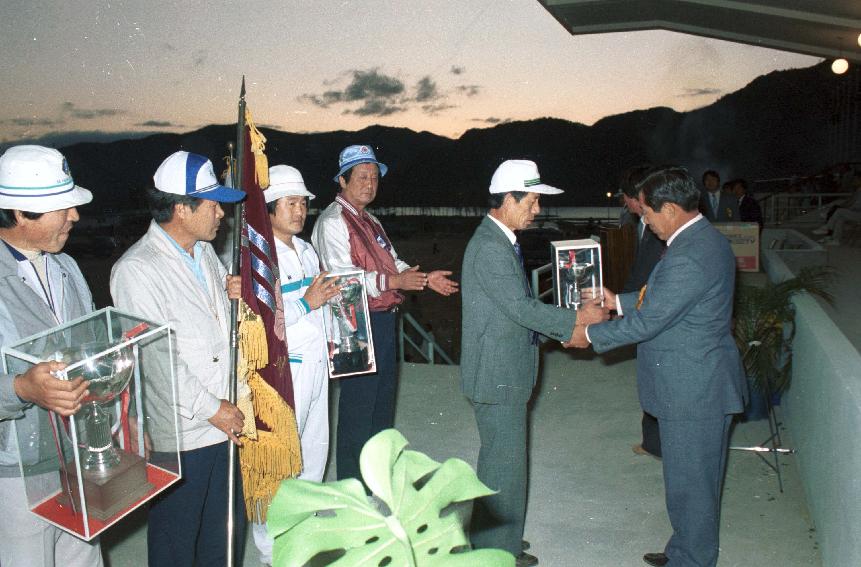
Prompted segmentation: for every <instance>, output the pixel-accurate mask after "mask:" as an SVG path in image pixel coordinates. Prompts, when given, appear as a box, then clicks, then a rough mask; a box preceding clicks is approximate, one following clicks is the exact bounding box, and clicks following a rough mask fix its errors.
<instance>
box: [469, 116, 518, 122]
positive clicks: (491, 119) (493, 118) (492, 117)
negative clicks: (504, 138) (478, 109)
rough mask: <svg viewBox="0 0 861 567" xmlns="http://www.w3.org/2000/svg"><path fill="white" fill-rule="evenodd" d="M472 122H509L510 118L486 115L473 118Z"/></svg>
mask: <svg viewBox="0 0 861 567" xmlns="http://www.w3.org/2000/svg"><path fill="white" fill-rule="evenodd" d="M472 121H473V122H484V123H485V124H507V123H509V122H511V118H497V117H495V116H488V117H487V118H473V119H472Z"/></svg>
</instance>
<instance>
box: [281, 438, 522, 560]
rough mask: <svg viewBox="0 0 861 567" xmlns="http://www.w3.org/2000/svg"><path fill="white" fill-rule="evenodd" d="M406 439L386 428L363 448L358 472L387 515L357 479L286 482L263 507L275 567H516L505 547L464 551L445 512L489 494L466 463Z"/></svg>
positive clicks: (457, 528) (462, 538)
mask: <svg viewBox="0 0 861 567" xmlns="http://www.w3.org/2000/svg"><path fill="white" fill-rule="evenodd" d="M407 444H408V443H407V440H406V439H405V438H404V436H403V435H401V434H400V433H399V432H398V431H396V430H394V429H388V430H386V431H383V432H381V433H378V434H377V435H375V436H374V437H372V438H371V439H370V440H369V441H368V442H367V443H366V444H365V447H364V448H363V449H362V454H361V457H360V461H359V463H360V468H361V470H362V477H363V478H364V480H365V483H366V484H367V486H368V488H370V489H371V491H372V492H373V493H374V494H375V495H376V496H377V497H378V498H379V499H380V500H381V501H382V502H383V503H385V505H386V506H387V507H388V509H389V510H390V511H391V515H388V516H386V515H384V514H383V513H382V512H380V511H379V510H378V509H377V507H375V506H373V505H372V504H371V503H370V502H369V501H368V498H367V496H366V495H365V491H364V488H363V487H362V484H361V483H360V482H359V481H358V480H355V479H347V480H342V481H338V482H332V483H317V482H309V481H304V480H298V479H292V480H286V481H284V482H283V483H282V484H281V487H280V488H279V489H278V493H277V494H276V495H275V498H274V499H273V501H272V505H271V506H270V507H269V512H268V522H267V524H268V529H269V534H270V535H271V536H272V537H274V538H275V549H274V553H273V565H274V566H275V567H300V566H305V565H313V566H314V567H318V566H319V567H322V566H328V567H364V566H367V567H514V557H513V556H512V555H511V554H510V553H508V552H505V551H502V550H498V549H480V550H475V551H471V550H469V540H468V539H467V537H466V535H465V534H464V532H463V526H462V525H461V521H460V518H459V516H458V515H457V514H456V513H455V512H454V511H452V510H451V509H450V506H451V505H452V504H456V503H459V502H466V501H468V500H472V499H475V498H480V497H482V496H487V495H490V494H493V493H494V492H493V491H492V490H490V489H489V488H487V487H486V486H485V485H484V484H482V482H481V481H480V480H478V477H476V475H475V473H474V472H473V470H472V468H470V466H469V465H468V464H467V463H465V462H464V461H461V460H459V459H449V460H447V461H446V462H445V463H443V464H440V463H438V462H436V461H434V460H433V459H431V458H429V457H427V456H426V455H424V454H422V453H419V452H417V451H411V450H408V449H406V447H407ZM446 509H448V510H446ZM443 510H446V513H444V514H443Z"/></svg>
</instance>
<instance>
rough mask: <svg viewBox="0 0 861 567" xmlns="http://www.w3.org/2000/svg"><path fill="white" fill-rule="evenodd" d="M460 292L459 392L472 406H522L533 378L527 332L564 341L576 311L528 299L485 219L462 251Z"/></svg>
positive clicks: (513, 260)
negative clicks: (473, 403)
mask: <svg viewBox="0 0 861 567" xmlns="http://www.w3.org/2000/svg"><path fill="white" fill-rule="evenodd" d="M461 290H462V291H461V293H462V296H463V299H462V301H463V337H462V339H461V341H462V344H461V357H460V374H461V380H462V387H463V393H464V394H465V395H466V397H467V398H469V399H470V400H471V401H473V402H480V403H492V404H493V403H495V404H508V405H514V404H525V403H526V402H527V401H528V400H529V398H530V397H531V396H532V388H533V387H534V386H535V380H536V378H537V376H538V346H537V345H533V344H532V341H531V333H530V331H531V330H532V331H537V332H539V333H541V334H543V335H547V336H548V337H550V338H552V339H555V340H558V341H567V340H568V339H569V338H570V337H571V331H572V330H573V328H574V323H575V322H576V320H577V312H576V311H573V310H569V309H562V308H558V307H553V306H551V305H546V304H544V303H542V302H541V301H539V300H537V299H534V298H532V297H530V294H529V290H528V287H527V282H526V274H524V272H523V268H522V267H521V265H520V260H519V259H518V258H517V254H516V253H515V252H514V247H513V246H512V245H511V242H509V240H508V238H507V237H506V236H505V233H503V232H502V230H501V229H500V228H499V227H498V226H497V225H496V224H495V223H494V222H493V221H492V220H491V219H490V218H487V217H485V218H484V220H482V221H481V224H480V225H479V227H478V228H477V229H476V231H475V234H473V236H472V238H471V239H470V241H469V244H468V245H467V247H466V253H465V254H464V258H463V270H462V278H461Z"/></svg>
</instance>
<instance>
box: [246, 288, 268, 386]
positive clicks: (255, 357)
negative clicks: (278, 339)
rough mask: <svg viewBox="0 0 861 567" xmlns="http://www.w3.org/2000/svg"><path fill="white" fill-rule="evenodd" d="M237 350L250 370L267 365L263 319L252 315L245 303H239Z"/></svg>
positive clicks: (254, 314)
mask: <svg viewBox="0 0 861 567" xmlns="http://www.w3.org/2000/svg"><path fill="white" fill-rule="evenodd" d="M240 311H241V313H240V319H239V348H240V350H241V351H242V358H243V359H244V361H245V363H246V364H247V365H248V367H249V368H250V369H252V370H257V369H259V368H264V367H265V366H266V365H267V364H269V352H268V351H269V348H268V345H267V343H266V327H264V326H263V318H262V317H260V316H259V315H257V314H256V313H254V312H253V311H252V310H251V309H250V308H249V307H248V305H246V304H245V302H240Z"/></svg>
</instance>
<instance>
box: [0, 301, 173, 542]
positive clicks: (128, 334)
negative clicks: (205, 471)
mask: <svg viewBox="0 0 861 567" xmlns="http://www.w3.org/2000/svg"><path fill="white" fill-rule="evenodd" d="M2 355H3V370H4V372H6V373H10V374H22V373H24V372H26V371H27V370H29V368H31V367H32V366H34V365H36V364H38V363H40V362H45V361H57V362H62V363H63V364H64V367H63V368H62V369H60V370H57V371H55V372H54V376H55V377H56V378H58V379H60V380H75V379H78V378H82V379H83V380H85V381H86V382H88V383H89V384H88V387H87V390H88V394H87V396H86V398H84V400H83V403H82V407H81V409H80V410H79V411H78V412H77V413H75V414H74V415H73V416H71V417H62V416H60V415H57V414H56V413H54V412H52V411H49V410H46V409H44V408H41V407H39V406H33V407H31V408H29V409H27V410H26V411H25V413H24V416H23V417H22V418H20V419H18V420H16V428H15V434H16V435H17V440H18V443H17V445H18V457H19V462H20V463H21V474H22V477H23V481H24V491H25V496H26V501H27V504H28V507H29V509H30V511H31V512H32V513H34V514H36V515H37V516H39V517H40V518H42V519H43V520H45V521H47V522H50V523H51V524H54V525H56V526H57V527H59V528H61V529H63V530H66V531H68V532H70V533H72V534H73V535H75V536H77V537H80V538H81V539H85V540H90V539H92V538H94V537H96V536H97V535H98V534H99V533H101V532H102V531H104V530H105V529H107V528H108V527H110V526H111V525H113V524H115V523H116V522H118V521H119V520H120V519H122V518H123V517H125V516H126V515H127V514H129V513H130V512H131V511H133V510H135V509H136V508H138V507H140V506H141V505H143V504H144V503H145V502H147V501H149V500H150V499H152V498H153V497H155V496H156V495H157V494H159V493H160V492H162V491H163V490H165V489H166V488H167V487H168V486H170V485H172V484H173V483H175V482H177V481H178V480H179V479H180V478H181V468H180V462H179V415H178V409H177V408H178V406H177V384H176V376H175V372H174V361H175V350H174V338H173V336H172V334H171V330H170V327H169V326H168V325H165V324H159V323H154V322H152V321H146V320H144V319H141V318H139V317H137V316H134V315H130V314H127V313H124V312H122V311H119V310H117V309H114V308H112V307H108V308H106V309H102V310H99V311H96V312H94V313H91V314H90V315H87V316H84V317H81V318H79V319H76V320H74V321H70V322H67V323H65V324H62V325H60V326H58V327H54V328H53V329H48V330H46V331H43V332H42V333H38V334H36V335H33V336H31V337H27V338H26V339H23V340H21V341H19V342H18V343H15V344H12V345H7V346H4V347H3V349H2Z"/></svg>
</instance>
